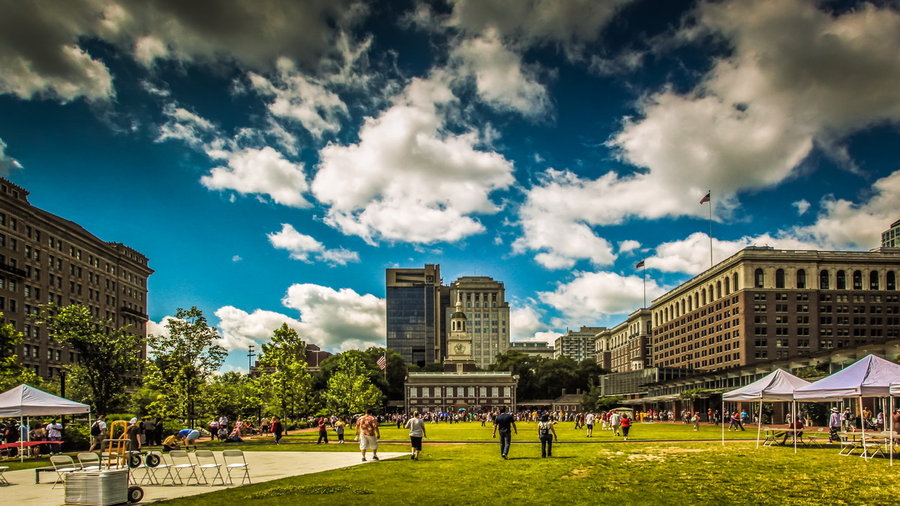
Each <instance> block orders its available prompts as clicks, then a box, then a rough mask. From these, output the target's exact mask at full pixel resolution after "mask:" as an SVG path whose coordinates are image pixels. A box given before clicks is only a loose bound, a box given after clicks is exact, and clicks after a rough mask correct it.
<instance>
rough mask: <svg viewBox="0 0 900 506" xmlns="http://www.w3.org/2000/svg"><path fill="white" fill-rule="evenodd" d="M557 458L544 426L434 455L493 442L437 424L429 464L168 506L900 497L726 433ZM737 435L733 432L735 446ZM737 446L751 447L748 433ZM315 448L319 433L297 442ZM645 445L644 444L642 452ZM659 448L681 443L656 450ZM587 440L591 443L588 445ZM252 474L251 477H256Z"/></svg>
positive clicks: (650, 427) (899, 487)
mask: <svg viewBox="0 0 900 506" xmlns="http://www.w3.org/2000/svg"><path fill="white" fill-rule="evenodd" d="M561 425H562V427H561V430H559V431H558V432H559V436H560V443H558V444H556V445H554V452H553V453H554V456H553V458H552V459H541V458H540V446H539V445H538V444H536V443H535V441H536V440H537V437H536V428H535V424H520V426H519V429H520V430H519V436H518V437H514V438H513V441H514V444H513V447H512V450H511V452H510V460H508V461H504V460H501V459H500V456H499V446H498V444H497V443H469V444H432V445H429V444H428V441H429V440H431V441H434V440H446V441H464V440H469V441H479V440H486V439H488V438H490V430H491V429H490V427H485V428H482V427H481V426H480V424H474V423H473V424H455V425H449V424H439V425H431V424H429V425H428V427H427V430H428V432H429V436H430V437H429V438H428V439H426V446H425V451H424V453H423V455H422V460H420V461H418V462H416V461H411V460H409V459H405V458H401V459H391V460H386V461H381V462H371V463H368V464H366V465H364V466H355V467H352V468H345V469H339V470H335V471H328V472H323V473H318V474H314V475H305V476H297V477H293V478H285V479H282V480H276V481H272V482H268V483H263V484H258V485H251V486H247V487H241V488H237V489H230V490H221V491H217V492H212V493H209V494H205V495H201V496H193V497H190V498H186V499H183V500H180V501H170V502H167V503H165V504H176V505H177V504H184V505H188V504H190V505H216V506H219V505H222V504H239V503H242V502H245V501H252V503H253V504H263V505H265V504H278V505H283V504H294V503H300V502H301V501H302V502H303V503H304V504H306V503H313V504H324V503H329V504H363V503H367V504H373V503H374V504H388V503H392V504H412V503H427V504H450V503H458V502H460V501H465V502H470V503H471V502H473V501H477V502H479V503H483V502H494V501H502V502H504V503H509V502H519V503H523V504H534V503H546V504H556V503H560V502H564V503H568V504H582V503H595V502H598V501H603V502H608V501H617V500H620V501H628V503H629V504H634V503H635V502H636V501H642V502H647V501H650V502H652V503H655V504H675V503H680V504H736V503H743V504H785V503H788V504H792V505H797V504H802V505H807V504H809V505H812V504H888V503H893V502H894V501H896V498H897V497H900V479H898V478H900V462H898V465H897V466H895V467H894V468H890V467H888V462H887V460H886V459H874V460H872V461H865V460H863V459H861V458H859V457H856V456H852V457H841V456H838V454H837V452H838V449H837V447H827V448H824V449H813V448H801V449H800V450H799V453H797V454H794V452H793V449H792V448H789V447H788V448H786V447H771V448H767V447H762V448H759V449H756V448H755V447H754V446H755V443H754V442H752V441H749V442H742V441H734V442H728V443H727V444H726V446H724V447H723V446H722V445H721V444H718V443H715V442H698V441H690V439H714V438H716V437H718V436H719V435H720V434H721V432H720V429H719V428H718V427H711V426H706V427H704V428H703V429H702V430H701V432H700V433H695V432H693V431H692V430H691V427H689V426H688V427H685V426H683V425H680V424H677V425H676V424H636V425H635V427H634V428H633V429H632V430H633V434H634V436H635V441H631V440H630V441H629V442H628V443H624V444H623V443H619V442H612V441H613V440H620V439H621V438H613V437H611V436H609V434H608V432H607V431H595V433H596V434H597V436H598V437H595V438H591V439H588V438H585V437H584V433H583V432H582V431H578V432H577V433H576V432H575V431H574V430H572V429H571V424H561ZM728 434H729V433H728V432H726V435H728ZM731 435H732V437H745V436H748V437H752V436H753V435H754V433H753V432H751V431H750V430H749V429H748V431H747V432H745V433H740V434H737V435H735V434H734V433H731ZM382 436H383V437H384V438H385V439H398V440H399V439H405V437H401V436H405V432H404V431H397V429H395V428H394V429H389V428H387V427H382ZM291 438H292V439H293V440H294V441H308V440H310V439H312V440H314V438H315V433H312V434H300V435H296V436H291ZM350 439H351V440H350V441H348V443H347V444H346V445H342V446H338V445H328V446H327V447H326V446H324V445H319V446H317V445H315V444H312V445H309V444H289V445H280V446H278V447H275V446H274V445H259V446H257V445H250V444H248V445H246V449H248V450H261V449H278V450H298V451H309V450H318V451H355V450H356V447H355V445H354V444H353V442H352V437H351V438H350ZM638 439H643V440H644V441H640V440H638ZM649 439H665V440H677V442H652V441H649ZM583 441H590V443H589V444H583V443H581V442H583ZM379 449H381V450H382V451H386V452H393V451H407V450H408V446H407V445H406V444H382V445H381V446H380V448H379ZM251 473H252V470H251Z"/></svg>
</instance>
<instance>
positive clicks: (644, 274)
mask: <svg viewBox="0 0 900 506" xmlns="http://www.w3.org/2000/svg"><path fill="white" fill-rule="evenodd" d="M641 278H643V280H644V305H643V306H642V308H643V307H647V266H645V265H644V262H641Z"/></svg>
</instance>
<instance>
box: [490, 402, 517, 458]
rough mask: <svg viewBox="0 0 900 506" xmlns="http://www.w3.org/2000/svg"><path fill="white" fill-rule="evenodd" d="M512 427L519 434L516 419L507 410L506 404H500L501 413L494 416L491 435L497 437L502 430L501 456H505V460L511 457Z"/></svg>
mask: <svg viewBox="0 0 900 506" xmlns="http://www.w3.org/2000/svg"><path fill="white" fill-rule="evenodd" d="M510 429H512V430H513V431H514V432H515V433H516V435H518V434H519V429H518V428H516V419H515V418H513V416H512V415H511V414H509V413H507V412H506V406H500V414H499V415H497V417H496V418H494V433H493V434H492V435H491V437H497V431H498V430H499V431H500V456H501V457H503V459H504V460H506V459H508V458H509V457H508V456H509V446H510V444H511V443H512V434H511V433H510Z"/></svg>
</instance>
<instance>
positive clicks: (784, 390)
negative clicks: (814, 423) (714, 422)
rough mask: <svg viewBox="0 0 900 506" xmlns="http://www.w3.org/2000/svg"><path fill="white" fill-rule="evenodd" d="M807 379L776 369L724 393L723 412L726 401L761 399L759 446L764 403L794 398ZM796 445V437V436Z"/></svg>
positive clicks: (757, 429) (757, 430)
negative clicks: (795, 392)
mask: <svg viewBox="0 0 900 506" xmlns="http://www.w3.org/2000/svg"><path fill="white" fill-rule="evenodd" d="M809 384H810V383H809V382H808V381H806V380H805V379H802V378H798V377H797V376H794V375H793V374H791V373H789V372H787V371H785V370H784V369H776V370H774V371H772V373H770V374H768V375H766V376H765V377H763V378H761V379H758V380H756V381H754V382H753V383H750V384H749V385H746V386H743V387H740V388H737V389H735V390H732V391H730V392H725V393H724V394H722V413H723V414H724V413H725V401H759V416H757V417H756V420H757V426H756V447H757V448H759V434H760V433H761V432H762V403H763V402H781V401H791V400H793V399H794V391H795V390H797V389H798V388H800V387H804V386H807V385H809ZM795 411H796V409H792V414H791V420H796V416H797V415H796V413H795ZM794 439H795V441H794V445H795V446H796V438H794ZM722 444H723V445H724V444H725V417H724V416H723V417H722Z"/></svg>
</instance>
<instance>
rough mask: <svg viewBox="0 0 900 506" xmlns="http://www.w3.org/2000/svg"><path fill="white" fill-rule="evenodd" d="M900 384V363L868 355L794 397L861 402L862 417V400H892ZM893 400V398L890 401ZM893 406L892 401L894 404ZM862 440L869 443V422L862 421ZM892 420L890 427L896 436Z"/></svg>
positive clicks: (860, 413)
mask: <svg viewBox="0 0 900 506" xmlns="http://www.w3.org/2000/svg"><path fill="white" fill-rule="evenodd" d="M897 383H900V364H895V363H894V362H891V361H889V360H885V359H883V358H881V357H878V356H875V355H866V356H865V357H863V358H861V359H860V360H857V361H856V362H855V363H853V364H851V365H849V366H847V367H845V368H843V369H841V370H840V371H838V372H836V373H834V374H832V375H831V376H827V377H825V378H822V379H820V380H819V381H817V382H815V383H813V384H811V385H809V386H806V387H803V388H799V389H797V391H796V392H794V398H795V399H797V400H798V401H808V402H815V401H835V400H840V399H843V398H845V397H856V398H857V399H859V416H860V417H862V411H863V409H862V398H863V397H891V395H894V392H897V390H892V389H891V387H892V386H895V385H896V384H897ZM891 399H892V401H893V398H891ZM891 404H892V407H893V402H892V403H891ZM860 425H861V427H862V440H863V444H865V441H866V423H865V421H862V423H861V424H860ZM893 425H894V424H893V417H891V425H890V428H889V431H890V436H891V437H893V434H894V427H893ZM890 447H891V465H893V464H894V445H893V444H892V445H890Z"/></svg>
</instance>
